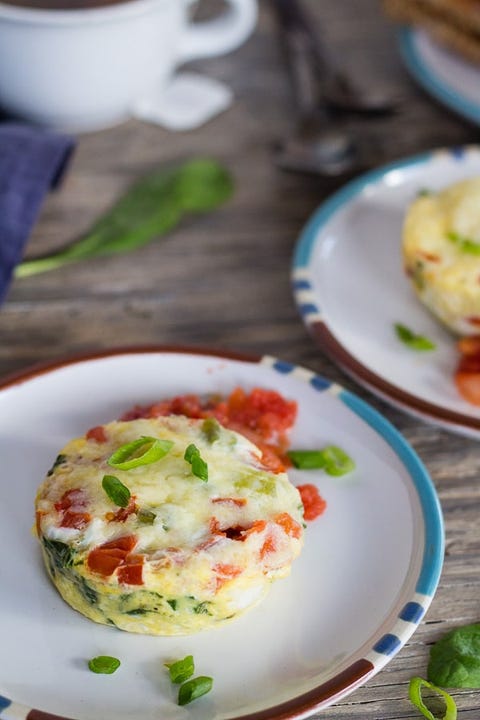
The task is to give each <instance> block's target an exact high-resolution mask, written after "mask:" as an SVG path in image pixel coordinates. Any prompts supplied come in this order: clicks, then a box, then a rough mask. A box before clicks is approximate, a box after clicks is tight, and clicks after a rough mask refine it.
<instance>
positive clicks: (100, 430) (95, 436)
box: [85, 425, 108, 443]
mask: <svg viewBox="0 0 480 720" xmlns="http://www.w3.org/2000/svg"><path fill="white" fill-rule="evenodd" d="M85 437H86V438H87V440H95V441H96V442H98V443H105V442H107V440H108V437H107V433H106V431H105V428H104V427H103V425H96V426H95V427H93V428H90V430H88V432H87V433H86V435H85Z"/></svg>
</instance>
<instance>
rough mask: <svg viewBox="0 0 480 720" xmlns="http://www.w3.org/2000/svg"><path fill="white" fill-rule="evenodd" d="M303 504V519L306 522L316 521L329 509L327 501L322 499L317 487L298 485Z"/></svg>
mask: <svg viewBox="0 0 480 720" xmlns="http://www.w3.org/2000/svg"><path fill="white" fill-rule="evenodd" d="M297 490H298V492H299V493H300V497H301V498H302V503H303V517H304V518H305V520H315V518H317V517H319V515H321V514H322V513H323V512H325V509H326V507H327V503H326V501H325V500H324V499H323V498H322V496H321V495H320V493H319V492H318V490H317V488H316V487H315V485H310V484H306V485H298V486H297Z"/></svg>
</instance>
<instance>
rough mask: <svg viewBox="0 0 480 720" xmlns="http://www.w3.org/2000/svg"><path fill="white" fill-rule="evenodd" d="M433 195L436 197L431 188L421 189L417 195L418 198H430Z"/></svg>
mask: <svg viewBox="0 0 480 720" xmlns="http://www.w3.org/2000/svg"><path fill="white" fill-rule="evenodd" d="M431 195H434V192H433V190H429V188H420V190H419V191H418V193H417V197H430V196H431Z"/></svg>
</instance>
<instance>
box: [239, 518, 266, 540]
mask: <svg viewBox="0 0 480 720" xmlns="http://www.w3.org/2000/svg"><path fill="white" fill-rule="evenodd" d="M266 527H267V523H266V521H265V520H255V522H254V523H253V524H252V525H250V527H249V528H245V529H244V530H242V534H241V535H242V536H241V537H240V538H239V540H242V541H243V540H246V539H247V538H248V537H250V535H252V534H253V533H261V532H263V531H264V530H265V528H266Z"/></svg>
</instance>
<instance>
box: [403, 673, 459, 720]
mask: <svg viewBox="0 0 480 720" xmlns="http://www.w3.org/2000/svg"><path fill="white" fill-rule="evenodd" d="M422 687H426V688H429V689H430V690H433V692H435V693H437V694H438V695H440V696H441V697H442V698H443V700H444V701H445V715H444V716H443V717H442V718H437V717H436V716H435V715H434V714H433V713H431V712H430V710H429V709H428V708H427V706H426V705H425V703H424V702H423V699H422ZM408 697H409V698H410V702H411V703H412V704H413V705H415V707H416V708H417V709H418V710H420V712H421V713H422V715H423V716H424V717H426V718H427V720H456V717H457V706H456V704H455V700H454V699H453V698H452V697H451V695H449V694H448V693H447V692H445V690H442V688H439V687H437V686H436V685H432V683H429V682H427V680H424V679H423V678H421V677H413V678H412V679H411V680H410V685H409V688H408Z"/></svg>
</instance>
